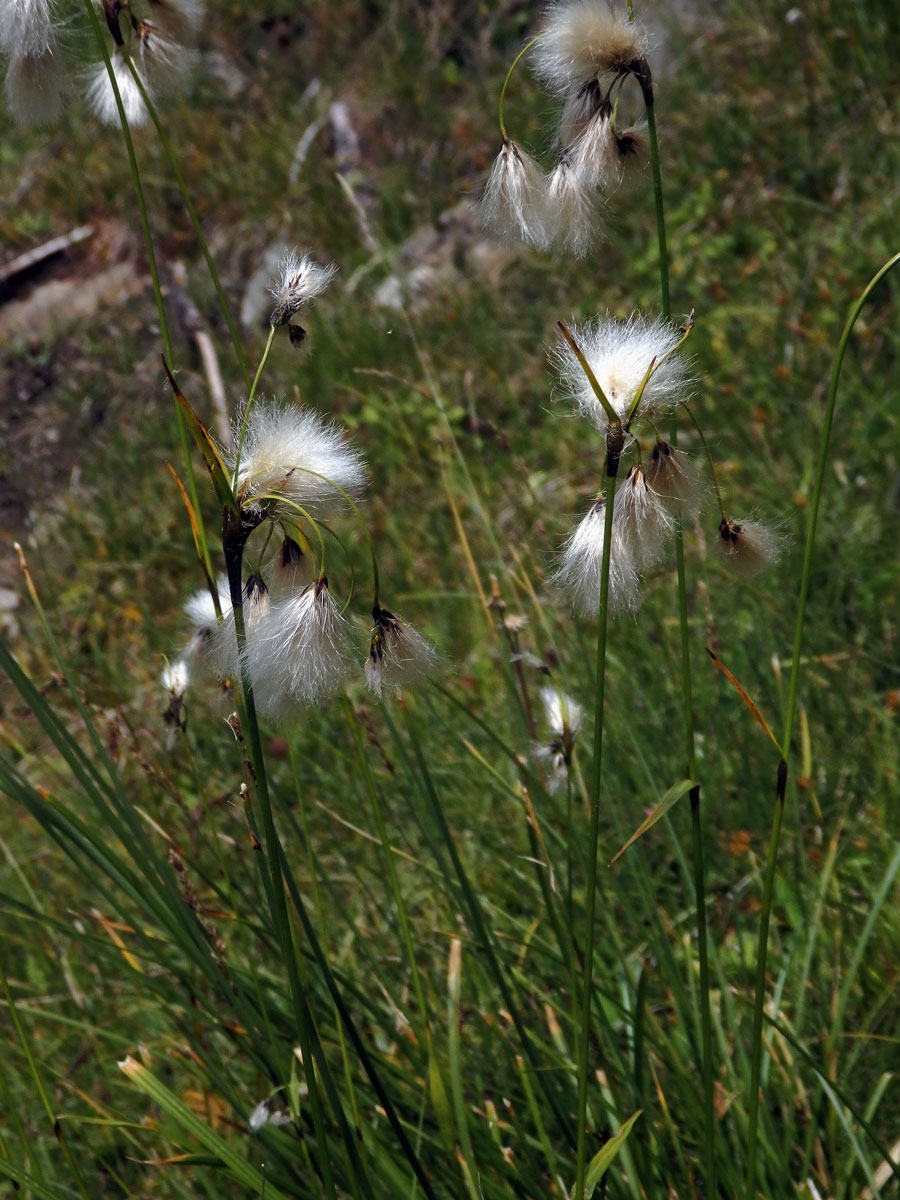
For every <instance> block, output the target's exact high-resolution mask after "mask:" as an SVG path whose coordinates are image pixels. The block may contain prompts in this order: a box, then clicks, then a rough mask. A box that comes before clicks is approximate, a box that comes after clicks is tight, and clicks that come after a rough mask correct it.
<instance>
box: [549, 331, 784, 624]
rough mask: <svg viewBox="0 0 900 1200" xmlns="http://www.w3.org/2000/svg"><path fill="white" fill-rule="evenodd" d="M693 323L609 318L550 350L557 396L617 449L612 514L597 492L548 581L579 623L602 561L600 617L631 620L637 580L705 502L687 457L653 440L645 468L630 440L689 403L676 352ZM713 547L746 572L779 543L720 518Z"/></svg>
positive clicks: (595, 594)
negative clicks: (625, 461)
mask: <svg viewBox="0 0 900 1200" xmlns="http://www.w3.org/2000/svg"><path fill="white" fill-rule="evenodd" d="M692 323H693V318H691V320H690V321H689V322H688V324H687V326H686V327H685V328H683V329H680V330H679V329H677V328H676V327H675V326H674V325H672V324H670V323H669V322H667V321H663V320H660V319H657V320H653V321H650V320H647V319H646V318H644V317H642V316H639V315H637V314H632V316H631V317H629V318H628V320H627V321H616V320H614V319H613V318H612V317H610V316H609V314H608V313H607V314H606V316H604V317H599V318H597V319H596V320H594V321H592V322H589V323H587V324H585V325H582V326H573V327H572V329H571V330H566V334H567V336H566V337H565V338H560V340H559V341H558V343H557V345H556V346H555V347H554V349H553V351H552V352H551V356H552V359H553V361H554V364H555V366H556V369H557V371H558V373H559V376H560V380H561V388H560V391H561V393H562V395H563V396H564V397H565V398H566V399H567V400H569V402H570V403H571V404H572V405H573V406H574V407H575V409H576V411H577V412H578V413H579V414H580V415H581V416H583V417H585V418H586V419H587V420H589V421H590V422H591V423H592V424H593V425H594V426H595V427H596V428H597V429H598V430H599V431H600V432H601V433H603V434H604V435H605V437H606V440H607V447H608V448H609V446H610V443H611V441H612V443H613V444H614V445H615V454H614V456H613V458H614V462H613V468H612V470H611V471H610V462H611V461H612V460H611V458H610V457H609V454H608V457H607V472H608V474H613V475H615V476H616V479H617V483H616V487H615V492H614V500H613V503H612V510H611V513H610V514H607V505H606V500H605V499H604V497H603V496H602V495H600V494H598V495H597V496H596V498H595V499H594V500H593V501H592V502H591V505H590V507H589V509H588V511H587V514H586V515H585V516H584V517H583V518H582V520H581V521H580V522H579V524H578V525H577V526H576V527H575V529H574V531H573V532H572V533H571V535H570V536H569V539H568V541H567V542H566V543H565V545H564V547H563V550H562V553H561V555H560V559H559V563H558V566H557V569H556V572H555V575H554V580H555V582H556V583H557V584H559V585H560V586H561V587H562V588H564V589H565V591H566V592H568V594H569V595H570V597H571V599H572V601H573V602H574V605H575V607H576V608H577V609H578V611H579V612H581V613H582V614H583V615H584V616H593V615H595V614H596V613H597V612H598V610H599V609H600V607H601V603H602V596H603V591H602V588H603V578H604V559H605V557H606V556H608V559H609V567H608V582H607V598H606V605H607V611H608V612H609V613H610V614H611V615H613V616H614V615H617V614H619V613H622V612H631V613H634V612H635V611H636V610H637V609H638V607H639V606H640V603H641V599H642V579H643V577H644V575H645V574H646V572H647V571H648V570H650V569H651V568H653V567H657V566H661V565H662V564H664V563H665V562H666V560H667V558H668V557H669V554H670V551H671V547H672V545H673V534H674V530H675V526H676V522H677V521H679V520H684V519H685V518H686V517H687V516H689V515H691V514H693V513H695V512H696V511H697V510H698V509H699V508H700V505H701V502H702V500H703V498H704V493H703V489H702V488H701V486H700V481H699V476H698V472H697V471H696V469H695V467H694V465H693V463H692V461H691V460H690V459H689V458H688V457H687V456H686V455H685V454H683V453H682V452H681V451H680V450H677V449H675V448H674V447H673V446H671V445H670V444H669V443H668V442H667V441H665V440H663V439H662V438H660V437H659V435H658V434H657V435H656V437H655V444H654V446H653V449H652V452H651V454H650V456H649V461H648V462H646V463H643V462H642V461H640V457H639V454H640V447H639V443H638V442H637V440H636V439H635V438H634V436H633V434H632V425H633V424H635V423H638V422H640V421H641V420H646V421H648V422H650V424H651V428H653V429H654V430H655V424H654V422H655V421H656V419H658V418H659V417H661V416H663V415H664V414H666V413H670V412H673V411H674V410H676V409H677V408H678V407H679V406H680V405H683V404H686V403H688V402H689V401H690V399H691V395H692V393H693V389H694V379H693V377H692V375H691V372H690V369H689V364H688V363H687V362H686V361H685V359H684V358H683V357H682V355H681V353H680V345H681V343H682V342H683V340H684V338H685V337H686V336H687V333H688V332H689V330H690V328H691V327H692ZM576 348H577V353H576ZM579 355H580V357H579ZM581 359H583V360H584V364H586V366H587V371H586V370H585V367H584V365H583V364H582V361H581ZM588 371H589V372H590V375H589V374H588ZM598 391H599V392H600V393H602V398H601V396H599V395H598ZM629 443H630V444H631V446H632V448H634V449H635V451H636V453H637V455H638V458H637V461H635V462H633V463H632V464H631V466H630V467H629V468H628V470H627V471H625V472H624V477H620V472H619V456H620V454H621V453H622V451H623V450H624V449H625V448H626V447H627V446H628V445H629ZM608 516H609V519H607V517H608ZM607 540H608V548H607ZM717 544H718V546H719V549H720V551H721V553H722V555H723V556H724V558H725V560H726V561H727V563H728V565H729V566H730V567H731V568H732V569H733V570H734V572H735V573H736V574H743V575H752V574H755V573H756V572H758V571H760V570H762V569H764V568H765V567H766V566H768V565H770V564H771V563H772V562H774V560H775V558H776V557H777V554H778V549H779V539H778V538H777V537H776V536H775V535H774V534H772V533H771V532H770V531H769V530H767V529H766V527H765V526H763V525H761V524H760V523H759V522H756V521H744V522H740V523H739V522H735V521H730V520H726V519H725V517H724V516H723V518H722V523H721V525H720V528H719V536H718V538H717ZM605 552H606V554H605Z"/></svg>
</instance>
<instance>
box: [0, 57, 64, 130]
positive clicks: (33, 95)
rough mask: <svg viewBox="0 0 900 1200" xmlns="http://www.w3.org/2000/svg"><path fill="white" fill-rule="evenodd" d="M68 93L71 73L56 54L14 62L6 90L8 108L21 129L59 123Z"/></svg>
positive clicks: (7, 79) (12, 62)
mask: <svg viewBox="0 0 900 1200" xmlns="http://www.w3.org/2000/svg"><path fill="white" fill-rule="evenodd" d="M68 89H69V76H68V72H67V71H66V68H65V66H64V65H63V62H62V59H61V58H60V56H59V54H58V53H57V52H56V51H54V50H52V49H46V50H43V51H39V52H36V53H33V54H22V55H18V56H16V57H14V58H11V59H10V62H9V68H8V70H7V72H6V80H5V83H4V85H3V90H4V95H5V97H6V107H7V108H8V109H9V113H10V116H11V117H12V118H13V120H14V121H15V122H16V123H17V124H18V125H47V124H49V123H50V122H52V121H55V120H56V118H57V117H58V116H59V114H60V113H61V112H62V107H63V102H64V100H65V97H66V93H67V91H68Z"/></svg>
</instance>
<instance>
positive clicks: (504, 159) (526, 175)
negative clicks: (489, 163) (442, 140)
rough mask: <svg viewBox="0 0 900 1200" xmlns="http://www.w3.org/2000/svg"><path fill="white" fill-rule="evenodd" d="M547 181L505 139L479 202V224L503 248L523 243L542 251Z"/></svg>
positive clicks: (515, 146)
mask: <svg viewBox="0 0 900 1200" xmlns="http://www.w3.org/2000/svg"><path fill="white" fill-rule="evenodd" d="M547 220H548V212H547V180H546V177H545V175H544V173H543V171H542V170H541V168H540V167H539V166H538V164H537V163H536V162H535V161H534V159H533V158H531V156H530V155H528V154H526V153H525V151H524V150H522V149H520V147H518V146H517V145H516V144H515V142H511V141H510V140H509V139H508V138H507V139H506V140H504V142H503V145H502V146H501V148H500V153H499V154H498V155H497V157H496V158H495V159H494V165H493V167H492V168H491V173H490V176H489V177H488V181H487V184H486V186H485V189H484V196H483V197H482V201H481V221H482V224H483V226H484V227H485V229H489V230H490V231H491V232H492V233H493V234H495V236H496V237H497V238H499V239H500V241H501V242H503V243H504V244H506V245H509V244H510V243H513V242H519V241H521V242H526V243H528V244H529V245H531V246H537V247H538V248H539V249H544V248H545V247H546V246H547V244H548V235H547Z"/></svg>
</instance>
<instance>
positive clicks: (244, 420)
mask: <svg viewBox="0 0 900 1200" xmlns="http://www.w3.org/2000/svg"><path fill="white" fill-rule="evenodd" d="M275 329H276V326H275V325H270V326H269V336H268V338H267V339H266V347H265V349H264V350H263V352H262V358H261V359H260V360H259V366H258V367H257V368H256V374H255V375H254V376H253V383H252V384H251V385H250V392H249V395H248V396H247V403H246V404H245V405H244V411H243V412H242V413H241V429H240V433H239V434H238V443H237V450H236V451H235V456H234V474H233V476H232V480H231V486H232V488H233V489H236V488H237V478H238V471H239V470H240V467H241V451H242V450H243V448H244V439H245V438H246V436H247V425H248V423H249V421H250V410H251V409H252V408H253V401H254V400H255V399H256V389H257V387H258V386H259V381H260V378H261V377H262V373H263V368H264V367H265V365H266V362H267V361H268V358H269V351H270V350H271V349H272V342H273V341H274V339H275Z"/></svg>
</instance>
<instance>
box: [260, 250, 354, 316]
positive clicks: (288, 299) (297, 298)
mask: <svg viewBox="0 0 900 1200" xmlns="http://www.w3.org/2000/svg"><path fill="white" fill-rule="evenodd" d="M337 271H338V269H337V267H336V266H335V265H334V263H329V264H328V266H325V267H322V266H319V264H318V263H316V262H313V260H312V259H311V258H310V256H309V255H308V254H301V253H300V252H299V251H298V250H291V251H290V253H289V254H285V255H284V257H283V258H282V259H281V262H280V263H279V264H278V275H277V277H276V279H275V282H274V283H273V285H272V287H271V288H270V289H269V290H270V291H271V293H272V296H273V297H274V299H275V309H274V311H273V313H272V316H271V322H272V324H273V325H286V324H288V322H289V321H290V320H291V318H292V317H293V316H295V315H296V314H297V313H298V312H299V311H300V309H301V308H302V306H303V305H304V304H309V302H310V301H311V300H315V299H317V298H318V297H319V296H321V295H322V293H323V292H324V291H325V289H326V288H327V287H328V285H329V284H330V283H331V281H332V279H334V277H335V275H337Z"/></svg>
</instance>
